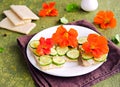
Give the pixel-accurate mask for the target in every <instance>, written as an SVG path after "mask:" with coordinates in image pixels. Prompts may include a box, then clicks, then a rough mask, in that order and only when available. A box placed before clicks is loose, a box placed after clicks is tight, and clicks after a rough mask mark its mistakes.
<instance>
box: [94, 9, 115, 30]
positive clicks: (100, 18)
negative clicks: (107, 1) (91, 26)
mask: <svg viewBox="0 0 120 87" xmlns="http://www.w3.org/2000/svg"><path fill="white" fill-rule="evenodd" d="M94 23H95V24H98V25H100V27H101V28H102V29H107V28H114V27H115V26H116V19H115V18H114V14H113V12H112V11H99V12H98V13H97V15H96V17H95V18H94Z"/></svg>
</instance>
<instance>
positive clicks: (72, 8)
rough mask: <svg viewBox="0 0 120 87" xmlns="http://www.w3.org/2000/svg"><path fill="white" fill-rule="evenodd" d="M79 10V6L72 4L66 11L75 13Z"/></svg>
mask: <svg viewBox="0 0 120 87" xmlns="http://www.w3.org/2000/svg"><path fill="white" fill-rule="evenodd" d="M78 9H79V6H78V5H77V4H75V3H72V4H68V5H67V6H66V11H68V12H73V11H77V10H78Z"/></svg>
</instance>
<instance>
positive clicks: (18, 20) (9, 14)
mask: <svg viewBox="0 0 120 87" xmlns="http://www.w3.org/2000/svg"><path fill="white" fill-rule="evenodd" d="M3 13H4V14H5V15H6V16H7V18H8V19H9V20H10V21H11V22H12V23H13V24H14V25H15V26H18V25H22V24H25V23H30V22H31V20H30V19H29V20H28V19H27V20H22V19H21V18H20V17H19V16H18V15H17V14H15V13H14V12H13V11H12V10H6V11H3Z"/></svg>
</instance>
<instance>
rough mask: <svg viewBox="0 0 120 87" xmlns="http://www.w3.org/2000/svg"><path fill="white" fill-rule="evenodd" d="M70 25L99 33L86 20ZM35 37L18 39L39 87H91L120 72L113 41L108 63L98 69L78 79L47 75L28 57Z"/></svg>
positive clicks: (118, 58) (118, 56) (119, 58)
mask: <svg viewBox="0 0 120 87" xmlns="http://www.w3.org/2000/svg"><path fill="white" fill-rule="evenodd" d="M69 24H70V25H78V26H84V27H87V28H90V29H92V30H94V31H96V32H98V31H97V29H96V28H95V27H94V25H93V24H91V23H89V22H88V21H86V20H79V21H75V22H73V23H69ZM98 33H99V32H98ZM33 36H34V35H29V36H28V35H25V36H21V37H19V38H18V39H17V42H18V46H19V47H20V50H21V52H22V53H23V55H24V59H25V61H26V63H27V66H28V69H29V71H30V73H31V76H32V78H33V80H34V82H35V84H36V86H37V87H91V86H92V85H94V84H96V83H98V82H100V81H102V80H104V79H107V78H108V77H110V76H112V75H114V74H116V73H118V72H120V48H118V47H117V46H116V45H114V44H113V43H112V42H111V41H108V43H109V44H108V45H109V49H110V51H109V54H108V58H107V61H106V62H105V63H103V64H102V66H100V67H99V68H98V69H96V70H94V71H92V72H90V73H88V74H85V75H81V76H76V77H57V76H52V75H48V74H45V73H43V72H41V71H39V70H38V69H36V68H35V67H34V66H33V65H32V64H31V63H30V62H29V60H28V58H27V56H26V46H27V43H28V41H29V40H30V39H31V38H32V37H33Z"/></svg>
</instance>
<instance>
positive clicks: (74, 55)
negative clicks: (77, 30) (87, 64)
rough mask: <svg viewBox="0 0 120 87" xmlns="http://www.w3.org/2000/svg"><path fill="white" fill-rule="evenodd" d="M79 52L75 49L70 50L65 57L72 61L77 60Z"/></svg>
mask: <svg viewBox="0 0 120 87" xmlns="http://www.w3.org/2000/svg"><path fill="white" fill-rule="evenodd" d="M79 54H80V53H79V51H78V50H77V49H71V50H69V51H68V52H67V54H66V55H67V57H68V58H70V59H72V60H74V59H77V58H78V57H79Z"/></svg>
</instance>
